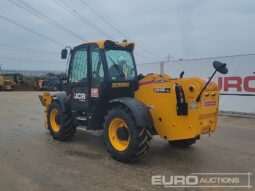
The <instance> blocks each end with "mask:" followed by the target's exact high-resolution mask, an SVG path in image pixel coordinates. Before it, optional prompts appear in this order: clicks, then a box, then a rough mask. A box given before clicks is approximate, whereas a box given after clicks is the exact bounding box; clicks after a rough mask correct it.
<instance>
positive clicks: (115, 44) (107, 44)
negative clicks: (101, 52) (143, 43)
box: [85, 40, 135, 50]
mask: <svg viewBox="0 0 255 191" xmlns="http://www.w3.org/2000/svg"><path fill="white" fill-rule="evenodd" d="M85 44H97V45H98V47H99V48H100V49H105V48H110V47H123V48H125V47H127V48H131V49H132V50H134V47H135V43H134V42H128V41H123V42H113V41H111V40H98V41H91V42H88V43H85Z"/></svg>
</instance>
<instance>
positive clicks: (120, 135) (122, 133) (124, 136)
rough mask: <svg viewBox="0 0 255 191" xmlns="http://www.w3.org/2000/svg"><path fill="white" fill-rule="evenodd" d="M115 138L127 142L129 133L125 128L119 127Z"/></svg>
mask: <svg viewBox="0 0 255 191" xmlns="http://www.w3.org/2000/svg"><path fill="white" fill-rule="evenodd" d="M117 136H118V138H119V139H120V140H121V141H126V140H128V137H129V133H128V130H127V128H126V127H120V128H118V129H117Z"/></svg>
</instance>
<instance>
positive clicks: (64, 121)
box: [47, 101, 75, 141]
mask: <svg viewBox="0 0 255 191" xmlns="http://www.w3.org/2000/svg"><path fill="white" fill-rule="evenodd" d="M54 108H55V109H57V110H58V112H59V113H60V130H59V132H57V133H56V132H54V131H53V129H52V128H51V123H50V113H51V110H52V109H54ZM47 120H48V121H47V122H48V129H49V131H50V134H51V136H52V137H53V138H54V139H56V140H58V141H68V140H70V138H71V137H73V136H74V133H75V126H74V124H73V119H72V116H71V113H70V112H65V113H64V112H62V110H61V106H60V104H59V103H58V102H56V101H54V102H53V103H52V104H51V105H49V108H48V116H47Z"/></svg>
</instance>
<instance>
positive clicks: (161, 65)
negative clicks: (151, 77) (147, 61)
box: [160, 61, 165, 74]
mask: <svg viewBox="0 0 255 191" xmlns="http://www.w3.org/2000/svg"><path fill="white" fill-rule="evenodd" d="M164 64H165V62H164V61H161V62H160V74H164V73H165V72H164Z"/></svg>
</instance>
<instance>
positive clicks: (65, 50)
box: [61, 49, 67, 59]
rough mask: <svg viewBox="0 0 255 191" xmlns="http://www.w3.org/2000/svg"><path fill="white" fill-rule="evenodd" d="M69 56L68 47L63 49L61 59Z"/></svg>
mask: <svg viewBox="0 0 255 191" xmlns="http://www.w3.org/2000/svg"><path fill="white" fill-rule="evenodd" d="M66 58H67V49H62V51H61V59H66Z"/></svg>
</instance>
